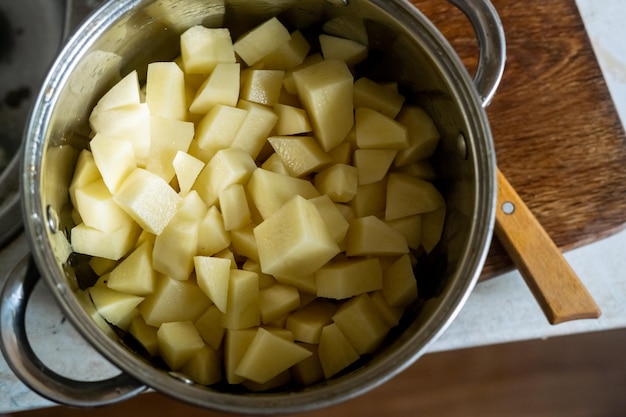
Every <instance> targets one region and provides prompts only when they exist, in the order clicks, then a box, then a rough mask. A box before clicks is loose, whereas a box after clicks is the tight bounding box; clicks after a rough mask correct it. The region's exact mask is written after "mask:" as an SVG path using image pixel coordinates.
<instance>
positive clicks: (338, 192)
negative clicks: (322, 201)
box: [313, 164, 359, 203]
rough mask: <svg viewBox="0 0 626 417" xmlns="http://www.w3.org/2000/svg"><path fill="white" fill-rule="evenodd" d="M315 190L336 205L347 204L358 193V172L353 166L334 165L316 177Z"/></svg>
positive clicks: (314, 181)
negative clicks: (325, 195) (326, 196)
mask: <svg viewBox="0 0 626 417" xmlns="http://www.w3.org/2000/svg"><path fill="white" fill-rule="evenodd" d="M313 184H315V188H317V189H318V190H319V192H320V193H321V194H327V195H328V196H329V197H330V198H331V199H332V200H333V201H334V202H336V203H347V202H349V201H350V200H352V199H353V198H354V196H355V195H356V193H357V191H358V186H359V179H358V171H357V169H356V168H355V167H353V166H352V165H345V164H334V165H331V166H330V167H328V168H326V169H325V170H323V171H321V172H319V173H318V174H317V175H315V178H314V179H313Z"/></svg>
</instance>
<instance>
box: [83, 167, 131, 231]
mask: <svg viewBox="0 0 626 417" xmlns="http://www.w3.org/2000/svg"><path fill="white" fill-rule="evenodd" d="M75 200H76V206H75V207H76V209H77V210H78V213H79V214H80V218H81V219H82V221H83V222H84V223H85V224H86V225H87V226H89V227H93V228H94V229H98V230H102V231H103V232H112V231H114V230H116V229H118V228H120V227H121V226H122V225H124V224H125V223H127V222H129V221H131V219H130V217H129V216H128V214H126V212H125V211H124V210H122V209H121V208H120V206H118V205H117V204H116V203H115V201H113V195H112V194H111V192H110V191H109V189H108V188H107V186H106V185H105V184H104V181H102V179H97V180H96V181H94V182H92V183H90V184H87V185H84V186H81V187H79V188H76V189H75Z"/></svg>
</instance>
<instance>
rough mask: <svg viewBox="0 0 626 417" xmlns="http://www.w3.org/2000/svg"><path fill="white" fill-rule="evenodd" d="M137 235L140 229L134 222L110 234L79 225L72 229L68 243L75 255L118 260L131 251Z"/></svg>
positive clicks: (82, 224) (125, 224) (127, 223)
mask: <svg viewBox="0 0 626 417" xmlns="http://www.w3.org/2000/svg"><path fill="white" fill-rule="evenodd" d="M139 233H141V228H140V227H139V226H138V225H137V223H135V222H134V221H129V222H126V223H124V224H123V225H122V226H121V227H119V228H118V229H116V230H113V231H111V232H103V231H101V230H98V229H94V228H93V227H89V226H87V225H86V224H84V223H80V224H78V225H76V226H74V227H73V228H72V230H71V232H70V242H71V244H72V250H73V251H74V252H76V253H82V254H84V255H90V256H97V257H100V258H106V259H112V260H118V259H121V258H122V257H123V256H124V255H126V254H127V253H128V252H129V251H130V250H132V249H133V247H134V246H135V242H136V241H137V237H138V236H139Z"/></svg>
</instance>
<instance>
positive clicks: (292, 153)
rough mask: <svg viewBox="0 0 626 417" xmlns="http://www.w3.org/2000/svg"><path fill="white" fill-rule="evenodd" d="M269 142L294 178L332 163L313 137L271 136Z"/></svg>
mask: <svg viewBox="0 0 626 417" xmlns="http://www.w3.org/2000/svg"><path fill="white" fill-rule="evenodd" d="M267 141H268V142H269V143H270V144H271V145H272V148H274V150H275V151H276V153H277V154H278V156H279V157H280V159H282V161H283V162H284V163H285V166H286V167H287V170H288V172H289V174H290V175H291V176H293V177H302V176H305V175H307V174H310V173H312V172H314V171H319V170H320V169H322V168H324V167H325V166H327V165H329V164H330V163H331V162H332V160H331V159H330V157H329V156H328V154H327V153H326V152H324V151H323V150H322V148H320V147H319V145H318V143H317V141H316V140H315V138H314V137H312V136H271V137H269V138H267Z"/></svg>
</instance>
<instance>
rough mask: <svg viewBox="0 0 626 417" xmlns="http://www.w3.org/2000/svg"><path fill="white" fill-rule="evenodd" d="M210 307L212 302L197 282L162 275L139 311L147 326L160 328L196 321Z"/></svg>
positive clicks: (158, 277)
mask: <svg viewBox="0 0 626 417" xmlns="http://www.w3.org/2000/svg"><path fill="white" fill-rule="evenodd" d="M210 305H211V301H210V300H209V298H208V297H207V296H206V295H204V293H203V292H202V290H201V289H200V288H199V287H198V286H197V285H196V283H195V282H192V281H178V280H175V279H173V278H169V277H166V276H163V275H160V276H157V284H156V288H155V290H154V292H153V293H152V294H150V295H148V296H146V298H145V300H144V301H143V302H142V303H141V305H140V306H139V310H140V311H141V315H142V317H143V319H144V320H145V321H146V324H148V325H150V326H154V327H159V326H160V325H161V324H163V323H168V322H173V321H187V320H191V321H195V320H197V319H198V317H200V316H201V315H202V313H204V312H205V311H206V309H207V308H208V307H209V306H210ZM181 306H185V308H181Z"/></svg>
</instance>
